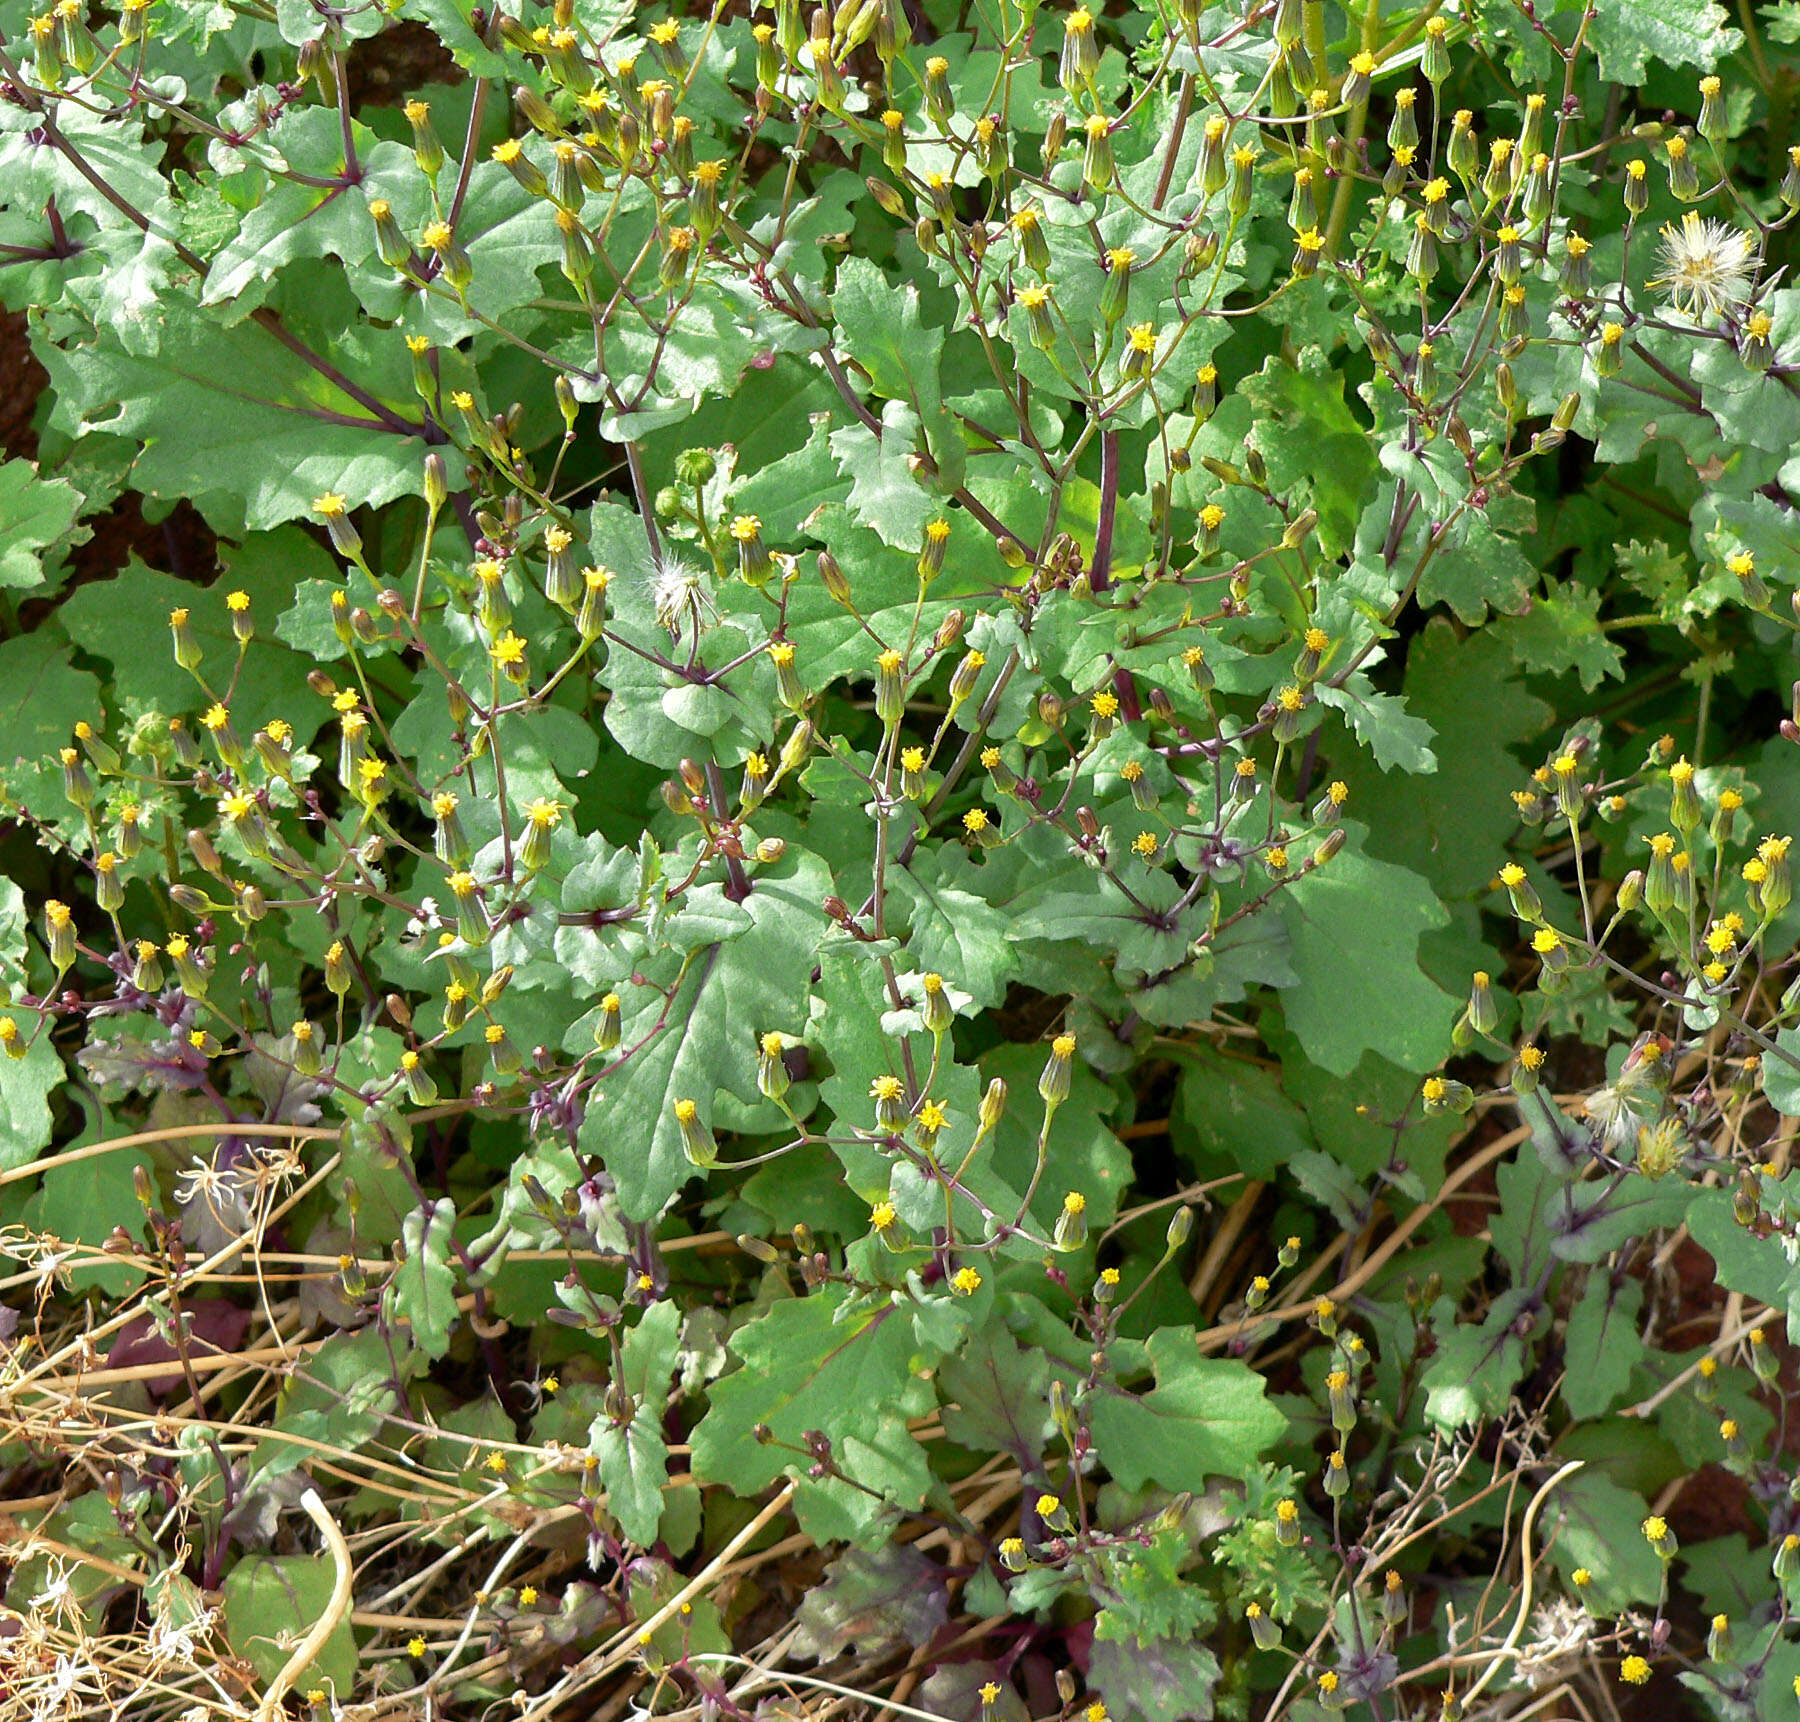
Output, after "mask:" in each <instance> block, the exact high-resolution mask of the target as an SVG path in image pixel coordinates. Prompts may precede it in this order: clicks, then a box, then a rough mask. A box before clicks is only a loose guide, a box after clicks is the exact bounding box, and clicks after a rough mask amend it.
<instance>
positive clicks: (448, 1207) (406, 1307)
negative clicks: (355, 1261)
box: [393, 1196, 456, 1358]
mask: <svg viewBox="0 0 1800 1722" xmlns="http://www.w3.org/2000/svg"><path fill="white" fill-rule="evenodd" d="M455 1221H456V1204H455V1203H454V1202H452V1201H451V1200H450V1198H449V1197H448V1196H440V1197H439V1198H438V1200H437V1201H436V1202H434V1203H433V1204H432V1205H431V1207H430V1209H429V1210H426V1209H420V1208H415V1209H414V1210H413V1211H412V1212H411V1213H409V1214H408V1215H407V1216H406V1218H405V1220H404V1221H403V1222H402V1223H401V1229H400V1238H401V1243H402V1244H403V1246H404V1248H405V1251H406V1253H405V1255H404V1256H403V1257H402V1258H401V1262H400V1267H399V1270H398V1271H397V1272H396V1273H395V1275H394V1281H393V1284H394V1307H395V1309H396V1310H397V1311H398V1312H399V1313H400V1314H401V1315H402V1316H404V1317H405V1318H406V1320H407V1321H409V1322H411V1324H412V1331H413V1343H414V1344H416V1345H417V1346H418V1347H419V1349H420V1350H421V1351H423V1352H424V1353H425V1355H426V1356H427V1357H431V1358H438V1357H442V1356H443V1355H444V1353H445V1352H447V1351H448V1350H449V1349H450V1329H451V1328H452V1327H453V1326H454V1325H455V1324H456V1273H455V1270H454V1269H453V1268H452V1267H451V1266H450V1228H451V1227H452V1225H454V1224H455Z"/></svg>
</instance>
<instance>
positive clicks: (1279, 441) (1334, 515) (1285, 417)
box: [1237, 347, 1377, 556]
mask: <svg viewBox="0 0 1800 1722" xmlns="http://www.w3.org/2000/svg"><path fill="white" fill-rule="evenodd" d="M1237 392H1238V394H1239V395H1241V396H1242V397H1243V398H1244V399H1245V400H1247V401H1248V402H1249V403H1250V406H1251V407H1252V409H1253V411H1254V423H1253V429H1252V430H1251V433H1250V440H1251V442H1252V443H1253V444H1254V445H1255V446H1256V448H1257V449H1258V451H1259V452H1260V453H1261V454H1262V456H1263V459H1264V461H1265V462H1266V464H1267V466H1268V469H1269V483H1270V486H1271V488H1272V489H1273V490H1274V491H1275V492H1276V493H1277V494H1283V493H1286V494H1290V495H1291V494H1295V493H1297V494H1298V495H1300V496H1302V497H1306V498H1308V499H1310V501H1311V503H1312V506H1313V507H1314V508H1316V509H1317V510H1318V511H1319V527H1318V532H1319V543H1320V545H1321V546H1322V547H1323V548H1324V551H1325V554H1326V555H1327V556H1337V555H1340V554H1341V553H1342V552H1343V551H1344V550H1346V549H1348V548H1349V546H1350V544H1351V543H1352V541H1353V540H1354V539H1355V536H1356V523H1357V520H1358V518H1359V517H1360V515H1361V513H1362V508H1363V503H1364V501H1365V497H1364V494H1363V492H1364V490H1365V488H1366V487H1367V486H1368V485H1369V484H1370V483H1371V482H1372V481H1373V479H1374V477H1375V474H1376V471H1377V461H1376V457H1375V454H1374V451H1373V450H1372V449H1371V448H1370V446H1369V437H1368V433H1367V432H1366V431H1365V430H1364V429H1363V427H1362V426H1361V425H1360V424H1359V423H1358V422H1357V420H1356V417H1355V415H1354V414H1353V413H1352V412H1351V411H1350V409H1349V407H1348V406H1347V405H1345V402H1344V374H1343V372H1342V371H1338V370H1334V369H1333V368H1332V367H1331V365H1330V364H1329V363H1328V362H1327V361H1326V358H1325V355H1324V354H1323V353H1322V352H1320V351H1319V349H1318V348H1316V347H1310V348H1308V349H1307V350H1306V351H1305V352H1303V353H1302V354H1301V355H1300V362H1299V364H1298V365H1291V364H1288V363H1285V362H1284V361H1283V360H1281V359H1278V358H1269V359H1265V360H1264V361H1263V368H1262V370H1261V371H1259V372H1258V373H1257V374H1256V375H1255V376H1253V377H1246V378H1245V379H1244V380H1243V381H1242V382H1241V383H1239V384H1238V388H1237Z"/></svg>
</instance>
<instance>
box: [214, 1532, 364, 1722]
mask: <svg viewBox="0 0 1800 1722" xmlns="http://www.w3.org/2000/svg"><path fill="white" fill-rule="evenodd" d="M332 1572H333V1569H332V1562H331V1557H330V1556H329V1555H324V1554H318V1555H264V1554H248V1555H245V1556H244V1557H243V1559H242V1560H240V1561H239V1562H238V1563H237V1565H236V1566H234V1567H233V1568H232V1569H231V1571H230V1572H228V1573H227V1574H226V1575H225V1632H226V1636H227V1637H228V1638H229V1639H230V1640H231V1648H232V1649H233V1650H234V1651H235V1652H236V1653H237V1654H238V1655H239V1656H241V1657H243V1658H245V1660H246V1661H248V1662H249V1664H250V1666H251V1667H252V1668H254V1669H255V1670H256V1673H257V1678H258V1679H260V1680H261V1681H262V1682H263V1683H264V1684H265V1685H266V1684H267V1683H268V1682H269V1681H270V1680H272V1679H273V1678H274V1677H275V1676H276V1675H277V1674H278V1673H279V1672H280V1671H281V1669H282V1668H283V1667H284V1666H286V1663H287V1659H288V1657H289V1655H290V1654H291V1653H292V1650H293V1647H294V1645H295V1644H297V1643H298V1642H299V1641H300V1640H301V1639H303V1638H304V1637H305V1636H306V1635H307V1634H308V1633H309V1632H310V1631H312V1629H313V1627H314V1626H315V1625H317V1623H318V1621H319V1620H320V1618H321V1617H322V1616H323V1615H324V1613H325V1609H326V1605H327V1604H328V1603H329V1602H330V1601H331V1591H332V1582H333V1579H332ZM295 1684H296V1686H297V1687H298V1688H299V1690H300V1691H302V1692H304V1691H305V1690H306V1689H307V1688H308V1687H312V1686H320V1687H324V1688H325V1689H326V1690H328V1691H331V1692H335V1693H337V1694H339V1695H340V1696H342V1697H344V1698H348V1697H349V1696H350V1695H351V1694H352V1693H353V1692H355V1691H356V1690H357V1687H356V1635H355V1633H354V1632H353V1631H352V1630H351V1627H350V1616H349V1614H348V1613H346V1614H345V1615H344V1617H343V1618H342V1619H341V1620H340V1621H339V1622H338V1624H337V1625H336V1626H335V1627H333V1628H332V1631H331V1636H330V1637H329V1638H327V1639H326V1640H325V1643H324V1645H323V1646H322V1647H321V1649H320V1651H319V1654H318V1655H317V1656H316V1657H315V1658H314V1659H313V1661H311V1662H310V1663H308V1664H307V1666H306V1667H305V1668H304V1669H303V1670H302V1671H301V1672H300V1675H299V1678H298V1679H297V1681H296V1682H295Z"/></svg>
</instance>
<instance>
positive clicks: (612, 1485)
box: [588, 1405, 669, 1548]
mask: <svg viewBox="0 0 1800 1722" xmlns="http://www.w3.org/2000/svg"><path fill="white" fill-rule="evenodd" d="M588 1445H589V1451H590V1452H591V1453H593V1455H594V1457H595V1458H596V1459H598V1460H599V1462H600V1481H601V1483H602V1484H603V1485H604V1486H605V1488H606V1510H607V1511H608V1512H609V1513H611V1514H612V1516H613V1517H614V1518H615V1519H617V1520H618V1522H619V1529H620V1530H621V1531H622V1532H623V1533H624V1535H625V1537H626V1540H627V1541H629V1542H633V1543H635V1544H637V1546H638V1547H639V1548H648V1547H649V1546H650V1544H652V1543H653V1542H655V1541H656V1528H657V1525H658V1523H659V1522H660V1521H661V1519H662V1501H663V1487H664V1485H665V1484H666V1483H667V1482H668V1480H669V1444H668V1442H667V1441H665V1440H664V1439H663V1432H662V1413H661V1411H660V1410H653V1409H652V1408H651V1407H650V1406H648V1405H640V1406H638V1407H637V1409H636V1410H635V1411H634V1412H633V1414H632V1417H631V1421H630V1422H629V1423H627V1424H625V1425H624V1426H623V1427H622V1428H621V1427H620V1425H618V1424H617V1423H615V1422H613V1421H612V1419H611V1418H609V1417H606V1416H604V1415H603V1416H600V1417H597V1418H595V1419H594V1426H593V1430H592V1432H591V1433H590V1434H589V1437H588Z"/></svg>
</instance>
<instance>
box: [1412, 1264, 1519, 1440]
mask: <svg viewBox="0 0 1800 1722" xmlns="http://www.w3.org/2000/svg"><path fill="white" fill-rule="evenodd" d="M1524 1302H1525V1294H1524V1293H1522V1292H1519V1291H1510V1292H1505V1293H1503V1294H1502V1295H1501V1296H1500V1297H1498V1298H1496V1299H1495V1300H1494V1304H1493V1307H1492V1308H1491V1309H1490V1310H1489V1311H1488V1314H1487V1317H1486V1319H1485V1320H1483V1321H1482V1322H1481V1324H1480V1325H1479V1326H1475V1325H1466V1326H1461V1327H1456V1328H1454V1329H1452V1330H1451V1331H1450V1332H1448V1333H1440V1336H1439V1338H1438V1348H1437V1352H1436V1355H1435V1356H1434V1357H1433V1358H1432V1360H1431V1364H1430V1366H1429V1367H1428V1368H1427V1369H1426V1371H1425V1374H1424V1376H1423V1377H1422V1380H1423V1382H1424V1386H1425V1416H1426V1419H1427V1421H1428V1422H1430V1423H1431V1424H1433V1425H1434V1426H1435V1427H1436V1428H1438V1429H1440V1430H1442V1431H1444V1432H1445V1433H1446V1434H1447V1433H1449V1432H1451V1431H1453V1430H1457V1429H1465V1428H1468V1427H1470V1426H1471V1425H1475V1424H1479V1423H1481V1422H1482V1421H1483V1420H1484V1419H1485V1418H1488V1417H1492V1416H1494V1415H1495V1414H1496V1413H1497V1412H1499V1411H1500V1410H1502V1409H1503V1408H1504V1407H1505V1405H1506V1403H1507V1401H1508V1400H1509V1399H1510V1398H1511V1397H1512V1391H1513V1389H1514V1387H1516V1386H1517V1385H1518V1381H1519V1377H1520V1376H1521V1375H1523V1374H1524V1373H1525V1342H1524V1340H1523V1339H1521V1338H1520V1337H1519V1335H1518V1334H1517V1333H1516V1332H1515V1331H1514V1323H1515V1322H1516V1321H1517V1319H1518V1316H1519V1313H1520V1310H1521V1308H1522V1307H1523V1304H1524Z"/></svg>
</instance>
